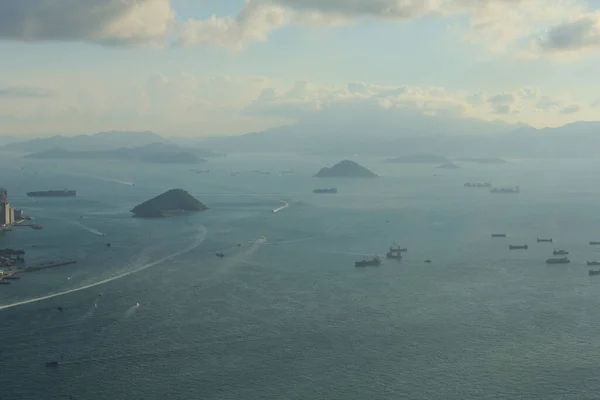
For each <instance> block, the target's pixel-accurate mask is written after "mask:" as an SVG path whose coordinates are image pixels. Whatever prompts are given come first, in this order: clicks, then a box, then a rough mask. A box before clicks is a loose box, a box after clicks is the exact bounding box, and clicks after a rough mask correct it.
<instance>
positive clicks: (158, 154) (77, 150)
mask: <svg viewBox="0 0 600 400" xmlns="http://www.w3.org/2000/svg"><path fill="white" fill-rule="evenodd" d="M0 149H2V150H5V151H13V152H20V153H29V154H28V155H27V156H26V157H27V158H35V159H120V160H137V161H143V162H153V163H164V164H173V163H179V164H181V163H183V164H197V163H201V162H205V161H206V160H204V159H203V158H210V157H219V156H223V155H224V154H219V153H216V152H214V151H211V150H205V149H200V148H186V147H180V146H178V145H177V144H175V143H174V142H172V141H170V140H168V139H165V138H163V137H162V136H160V135H158V134H156V133H154V132H119V131H113V132H100V133H96V134H93V135H79V136H53V137H48V138H36V139H31V140H26V141H21V142H11V143H8V144H6V145H4V146H2V147H1V148H0Z"/></svg>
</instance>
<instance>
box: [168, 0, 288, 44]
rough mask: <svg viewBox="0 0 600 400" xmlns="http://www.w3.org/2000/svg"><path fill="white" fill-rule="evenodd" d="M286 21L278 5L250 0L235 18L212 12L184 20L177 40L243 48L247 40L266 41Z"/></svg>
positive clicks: (183, 42) (181, 42) (182, 42)
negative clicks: (207, 15) (219, 15)
mask: <svg viewBox="0 0 600 400" xmlns="http://www.w3.org/2000/svg"><path fill="white" fill-rule="evenodd" d="M285 22H286V15H285V11H284V10H283V9H282V8H281V7H278V6H265V5H261V4H258V3H255V2H252V3H247V4H246V6H245V7H244V8H243V9H242V10H241V11H240V12H239V14H238V15H237V16H235V17H222V18H219V17H217V16H216V15H212V16H211V17H210V18H208V19H206V20H194V19H190V20H187V21H185V22H184V23H183V25H182V27H181V30H180V32H179V36H178V39H177V42H178V43H179V44H182V45H216V46H225V47H230V48H232V49H234V50H240V49H241V48H243V47H244V45H245V44H246V43H247V42H260V41H265V40H267V36H268V34H269V33H270V32H271V31H273V30H275V29H277V28H279V27H281V26H282V25H283V24H284V23H285Z"/></svg>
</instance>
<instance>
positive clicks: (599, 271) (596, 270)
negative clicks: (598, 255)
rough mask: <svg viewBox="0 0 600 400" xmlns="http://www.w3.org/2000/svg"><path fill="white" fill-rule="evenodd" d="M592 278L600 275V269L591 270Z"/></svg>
mask: <svg viewBox="0 0 600 400" xmlns="http://www.w3.org/2000/svg"><path fill="white" fill-rule="evenodd" d="M589 275H590V276H595V275H600V269H590V272H589Z"/></svg>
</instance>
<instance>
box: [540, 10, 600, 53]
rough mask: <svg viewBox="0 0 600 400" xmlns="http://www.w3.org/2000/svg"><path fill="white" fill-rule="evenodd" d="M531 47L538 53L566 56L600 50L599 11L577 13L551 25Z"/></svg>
mask: <svg viewBox="0 0 600 400" xmlns="http://www.w3.org/2000/svg"><path fill="white" fill-rule="evenodd" d="M532 47H533V49H534V50H536V51H538V52H539V53H540V54H549V55H552V56H567V57H568V56H576V55H580V54H581V53H584V52H587V51H594V50H600V11H595V12H590V13H584V14H579V15H576V16H573V17H571V18H570V19H569V20H568V21H566V22H562V23H560V24H557V25H555V26H552V27H551V28H550V29H548V31H547V32H546V33H545V34H544V35H542V36H540V37H538V38H537V39H536V40H535V41H534V42H533V46H532Z"/></svg>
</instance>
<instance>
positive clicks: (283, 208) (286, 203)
mask: <svg viewBox="0 0 600 400" xmlns="http://www.w3.org/2000/svg"><path fill="white" fill-rule="evenodd" d="M281 204H283V205H282V206H281V207H279V208H276V209H274V210H273V212H274V213H278V212H279V211H281V210H285V209H286V208H288V207H289V206H290V203H288V202H286V201H283V200H281Z"/></svg>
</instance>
